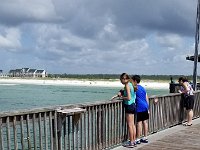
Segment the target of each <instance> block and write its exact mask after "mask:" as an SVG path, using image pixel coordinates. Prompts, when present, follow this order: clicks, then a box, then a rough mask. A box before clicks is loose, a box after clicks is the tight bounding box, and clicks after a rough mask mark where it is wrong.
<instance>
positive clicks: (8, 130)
mask: <svg viewBox="0 0 200 150" xmlns="http://www.w3.org/2000/svg"><path fill="white" fill-rule="evenodd" d="M199 99H200V91H197V92H195V105H194V118H197V117H199V115H200V107H199V106H200V102H199ZM185 119H186V111H185V110H184V109H183V100H182V99H181V94H179V93H174V94H168V95H163V96H153V97H150V119H149V134H152V133H155V132H158V131H160V130H163V129H166V128H169V127H172V126H175V125H177V124H180V123H182V122H183V121H184V120H185ZM126 138H127V127H126V123H125V117H124V110H123V107H122V101H121V100H114V101H103V102H94V103H85V104H77V105H61V106H55V107H48V108H40V109H32V110H24V111H15V112H2V113H0V149H1V150H7V149H8V150H10V149H14V150H20V149H21V150H25V149H26V150H27V149H34V150H38V149H41V150H43V149H46V150H61V149H64V150H70V149H72V150H74V149H83V150H86V149H87V150H94V149H95V150H97V149H107V148H109V147H112V146H114V145H117V144H119V143H121V142H122V141H124V140H126Z"/></svg>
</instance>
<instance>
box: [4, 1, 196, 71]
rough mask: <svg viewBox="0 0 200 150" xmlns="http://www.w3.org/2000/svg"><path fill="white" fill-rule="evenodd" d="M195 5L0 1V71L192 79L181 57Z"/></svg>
mask: <svg viewBox="0 0 200 150" xmlns="http://www.w3.org/2000/svg"><path fill="white" fill-rule="evenodd" d="M196 4H197V1H188V0H167V1H161V0H148V1H145V0H134V1H132V0H119V1H115V0H110V1H91V0H84V1H82V0H77V1H69V0H44V1H40V0H34V1H33V0H30V1H25V0H15V1H11V0H7V1H2V2H1V5H0V59H3V60H4V62H5V65H3V66H2V69H3V70H9V69H13V68H11V67H14V68H19V67H33V68H43V69H46V70H47V71H48V72H52V73H121V72H131V73H139V74H184V73H185V74H191V73H192V71H191V69H192V63H188V61H186V60H185V57H186V55H187V54H192V53H193V51H194V49H193V48H194V34H195V22H196V20H195V19H196ZM11 10H12V11H11ZM2 55H4V56H5V57H3V56H2ZM8 58H9V59H8ZM11 58H13V62H14V65H11V64H12V63H11V62H12V61H11ZM30 60H31V61H30ZM183 66H184V67H183ZM185 66H187V67H188V68H190V69H188V70H185ZM177 68H179V69H177ZM180 70H181V71H180Z"/></svg>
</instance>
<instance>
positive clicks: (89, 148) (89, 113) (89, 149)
mask: <svg viewBox="0 0 200 150" xmlns="http://www.w3.org/2000/svg"><path fill="white" fill-rule="evenodd" d="M90 108H91V107H88V118H87V122H88V150H91V144H90V137H91V134H90V131H91V127H90V121H91V110H90Z"/></svg>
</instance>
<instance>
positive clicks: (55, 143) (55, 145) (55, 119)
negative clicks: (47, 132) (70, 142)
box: [53, 111, 58, 150]
mask: <svg viewBox="0 0 200 150" xmlns="http://www.w3.org/2000/svg"><path fill="white" fill-rule="evenodd" d="M53 123H54V142H53V143H54V150H58V134H57V133H58V127H57V112H56V111H54V122H53Z"/></svg>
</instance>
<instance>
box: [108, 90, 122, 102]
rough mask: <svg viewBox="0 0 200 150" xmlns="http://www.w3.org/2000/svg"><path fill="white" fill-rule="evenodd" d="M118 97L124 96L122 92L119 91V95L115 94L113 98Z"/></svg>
mask: <svg viewBox="0 0 200 150" xmlns="http://www.w3.org/2000/svg"><path fill="white" fill-rule="evenodd" d="M117 97H122V93H121V92H120V91H119V92H118V94H117V95H114V96H113V97H112V98H111V100H113V99H115V98H117Z"/></svg>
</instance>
